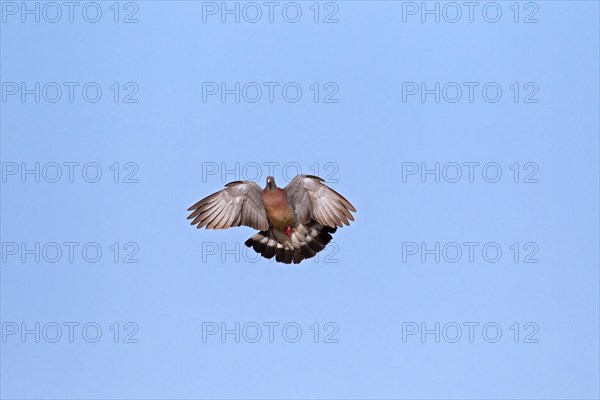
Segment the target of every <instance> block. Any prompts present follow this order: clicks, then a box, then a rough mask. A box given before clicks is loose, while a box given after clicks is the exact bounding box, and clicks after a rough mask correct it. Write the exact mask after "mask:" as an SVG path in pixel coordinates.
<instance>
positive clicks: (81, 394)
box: [0, 1, 599, 399]
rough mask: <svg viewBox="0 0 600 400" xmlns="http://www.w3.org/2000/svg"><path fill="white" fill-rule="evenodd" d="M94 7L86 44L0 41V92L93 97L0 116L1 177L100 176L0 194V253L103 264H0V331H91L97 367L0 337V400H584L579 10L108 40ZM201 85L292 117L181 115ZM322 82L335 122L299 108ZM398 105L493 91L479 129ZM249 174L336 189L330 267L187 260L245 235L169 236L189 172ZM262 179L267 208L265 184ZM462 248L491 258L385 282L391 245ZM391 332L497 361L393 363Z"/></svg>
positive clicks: (584, 60)
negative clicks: (254, 336) (130, 336)
mask: <svg viewBox="0 0 600 400" xmlns="http://www.w3.org/2000/svg"><path fill="white" fill-rule="evenodd" d="M101 4H102V7H103V10H104V12H106V13H107V14H105V15H104V17H103V19H102V20H101V21H100V22H99V23H97V24H90V23H86V22H84V21H82V20H81V18H80V17H77V19H76V21H75V22H74V23H73V24H70V23H67V22H65V21H64V20H63V21H62V22H59V23H56V24H49V23H44V22H42V23H40V24H35V23H26V24H22V23H20V22H19V21H18V17H16V18H15V17H10V18H9V19H8V20H7V22H5V23H2V27H1V36H2V37H1V49H2V54H1V56H2V57H1V58H2V60H1V64H0V67H1V78H2V81H4V82H6V81H9V82H11V81H15V82H22V81H25V82H35V81H39V82H49V81H56V82H64V81H80V82H88V81H96V82H99V83H100V84H101V85H102V87H103V88H104V89H105V93H104V95H103V98H102V100H101V101H99V102H98V103H95V104H88V103H86V102H84V101H81V99H79V100H76V101H75V102H74V103H73V104H70V103H68V102H66V101H64V100H63V101H61V102H59V103H56V104H50V103H47V102H41V103H39V104H36V103H34V102H33V101H31V100H30V101H28V102H26V103H21V102H20V101H19V100H18V99H17V100H14V99H10V100H9V101H7V102H6V103H2V104H1V106H2V110H1V112H2V119H1V132H2V150H1V157H2V161H3V162H12V161H14V162H19V163H20V162H28V163H34V162H41V163H45V162H52V161H54V162H59V163H62V162H64V161H78V162H81V163H86V162H89V161H95V162H98V163H100V164H101V165H102V166H103V172H104V173H105V174H107V175H105V176H106V177H103V179H102V180H101V181H100V182H98V183H97V184H89V183H86V182H84V181H83V180H82V179H80V178H78V179H77V180H76V182H75V183H72V184H71V183H68V182H66V181H65V179H64V178H63V180H62V181H61V182H59V183H56V184H51V183H39V184H35V183H32V182H28V183H21V182H20V181H19V180H18V179H9V180H8V181H7V182H6V183H3V184H2V196H1V200H2V209H1V211H2V241H3V242H27V243H33V242H42V243H45V242H64V241H78V242H81V243H86V242H90V241H96V242H98V243H101V245H102V246H103V249H104V250H105V251H106V254H105V256H104V257H103V259H102V261H101V262H99V263H96V264H91V263H86V262H83V261H82V260H81V258H80V257H79V261H78V262H75V263H73V264H71V263H68V262H67V261H66V260H65V259H64V258H63V259H62V260H61V261H59V262H58V263H55V264H51V263H45V262H42V263H39V264H36V263H34V262H31V260H30V262H27V263H21V262H20V261H19V259H18V257H12V258H9V259H8V261H7V262H6V263H3V264H2V268H1V274H2V275H1V278H2V279H1V289H2V294H1V300H2V305H1V313H2V314H1V319H2V322H17V323H20V322H26V323H28V324H29V326H30V327H31V326H33V324H34V323H35V322H40V323H41V324H42V325H43V324H45V323H47V322H50V321H55V322H58V323H62V322H65V321H77V322H79V323H81V324H82V325H83V324H85V323H86V322H90V321H94V322H97V323H98V324H100V325H101V326H102V328H103V330H104V336H103V338H102V340H100V341H99V342H98V343H95V344H91V343H87V342H85V341H84V340H82V339H81V336H77V337H76V340H75V342H74V343H68V341H67V340H66V339H65V338H63V339H62V340H61V341H60V342H59V343H55V344H53V343H47V342H44V341H43V340H42V342H41V343H35V342H34V341H33V340H32V338H31V337H29V339H28V340H27V341H26V342H25V343H22V342H21V341H20V340H19V338H18V337H10V338H9V339H8V341H7V342H6V343H2V344H1V367H2V369H1V372H2V374H1V375H2V376H1V380H0V383H1V393H0V394H1V396H2V397H4V398H133V397H135V398H164V397H169V398H246V397H250V398H256V397H259V398H290V397H291V398H306V397H310V398H374V397H377V398H578V399H579V398H598V396H599V383H598V375H599V368H598V361H599V347H598V337H599V329H598V324H599V317H598V315H599V310H598V302H599V299H598V294H599V276H598V261H599V260H598V250H599V249H598V240H599V238H598V220H599V215H598V203H599V198H598V154H599V152H598V149H599V143H598V131H599V125H598V107H599V104H598V84H599V82H598V69H599V65H598V48H599V47H598V37H599V32H598V16H599V13H598V3H597V2H593V1H578V2H566V1H564V2H550V1H543V2H538V3H537V5H538V6H539V12H538V13H537V16H536V17H537V18H538V19H539V22H538V23H535V24H523V23H517V24H515V23H514V22H512V14H508V13H509V12H510V10H508V7H509V5H511V4H512V2H510V3H504V2H503V3H501V4H502V8H503V11H504V12H505V13H507V14H504V15H503V18H502V20H501V21H500V22H499V23H496V24H491V23H487V22H485V21H483V19H482V18H481V15H480V14H476V21H475V22H474V23H468V22H467V21H465V18H466V17H464V16H463V21H461V22H459V23H456V24H451V23H446V22H441V23H439V24H435V23H433V22H431V20H430V22H428V23H424V24H423V23H420V22H419V19H418V17H410V18H409V20H408V22H407V23H403V22H402V3H401V2H391V1H378V2H366V1H365V2H362V1H347V2H338V3H337V4H338V6H339V12H338V13H337V15H336V17H337V18H338V19H339V23H335V24H323V23H318V24H315V23H313V22H312V20H311V18H312V16H311V15H309V14H305V15H304V16H303V18H302V20H301V22H299V23H297V24H290V23H287V22H285V21H283V20H282V19H281V17H280V15H279V16H278V18H277V19H276V21H275V22H274V23H273V24H269V23H266V22H264V21H263V22H260V23H256V24H249V23H240V24H235V23H226V24H222V23H219V22H218V19H217V17H212V18H211V19H209V21H208V22H207V23H203V22H202V8H201V3H195V2H190V1H187V2H186V1H177V2H166V1H165V2H163V1H147V2H138V3H137V4H138V5H139V12H138V13H137V15H136V17H137V18H138V19H139V22H138V23H136V24H122V23H118V24H115V23H113V22H112V21H111V18H112V15H111V14H108V12H110V10H108V7H109V6H110V5H111V4H112V2H109V3H101ZM301 4H302V7H303V11H304V12H306V13H308V12H310V10H308V7H309V6H310V5H311V4H312V2H310V3H301ZM430 4H433V3H430ZM121 5H123V3H121ZM520 5H521V6H523V5H524V3H520ZM129 81H132V82H136V83H137V84H138V85H139V88H140V91H139V93H138V94H137V98H138V99H139V103H137V104H124V103H117V104H115V103H113V102H112V100H111V98H110V94H109V93H110V92H109V91H108V90H106V88H107V87H108V86H109V85H111V84H112V82H121V83H124V82H129ZM205 81H215V82H221V81H227V82H235V81H240V82H248V81H258V82H264V81H279V82H288V81H296V82H299V83H301V84H302V86H303V88H304V89H305V95H304V97H303V99H302V101H300V102H298V103H295V104H291V103H287V102H284V101H281V99H279V100H277V101H275V102H274V103H272V104H271V103H269V102H267V101H264V100H263V101H261V102H259V103H257V104H249V103H244V102H241V103H239V104H236V103H234V102H232V101H228V102H227V103H221V102H220V101H218V100H210V101H209V102H207V103H203V102H202V82H205ZM329 81H332V82H336V83H337V84H338V85H339V88H340V91H339V93H338V94H337V98H338V99H339V100H340V101H339V103H337V104H323V103H317V104H315V103H314V102H312V101H310V97H309V96H310V95H309V93H310V92H309V91H308V89H307V87H308V86H309V85H311V84H312V82H322V83H324V82H329ZM404 81H415V82H421V81H426V82H436V81H439V82H442V83H443V82H449V81H456V82H464V81H479V82H489V81H494V82H498V83H499V84H501V85H502V87H503V89H504V90H505V92H504V96H503V98H502V101H499V102H498V103H493V104H492V103H487V102H485V101H482V100H481V98H479V99H478V100H476V101H475V102H474V103H472V104H471V103H469V102H467V101H465V100H462V101H460V102H458V103H456V104H450V103H447V102H443V101H442V102H440V103H439V104H438V103H435V102H433V101H431V100H429V101H427V102H426V103H421V102H420V101H418V100H411V101H409V102H407V103H403V102H402V96H401V88H402V82H404ZM530 81H531V82H536V83H537V84H538V85H539V88H540V91H539V93H538V94H537V96H536V97H537V98H538V99H539V102H538V103H535V104H524V103H522V102H520V103H516V104H515V103H514V102H512V98H511V97H510V96H511V92H509V91H508V86H510V85H511V84H512V83H513V82H530ZM115 161H118V162H121V163H125V162H128V161H131V162H135V163H137V164H138V165H139V168H140V169H139V172H138V174H137V175H136V177H137V178H139V183H137V184H114V183H112V182H111V181H110V179H109V178H108V177H109V175H108V174H109V173H110V171H109V170H108V166H109V165H111V164H113V163H114V162H115ZM269 161H274V162H275V161H276V162H280V163H281V164H285V163H287V162H297V163H299V164H300V165H301V166H302V167H303V168H306V169H308V167H310V166H311V165H313V164H314V163H315V162H319V163H321V165H322V164H324V163H325V162H334V163H336V164H337V165H338V166H339V172H338V173H337V175H336V178H337V179H338V182H337V183H331V186H332V187H333V188H335V189H336V190H338V191H340V192H341V193H342V194H344V195H345V196H347V197H348V199H350V200H351V201H352V202H353V203H354V205H355V206H356V208H357V209H358V213H357V215H356V221H355V223H353V224H352V225H351V226H350V227H345V228H343V229H340V231H339V232H338V233H336V235H335V236H334V242H335V244H336V245H337V248H338V249H339V251H338V252H337V254H336V256H335V258H336V259H337V260H338V261H339V262H337V263H325V262H323V261H324V260H323V259H321V260H320V261H319V262H317V263H315V262H313V261H311V260H309V261H305V262H303V263H302V264H300V265H299V266H288V265H283V264H277V263H273V262H269V261H266V260H261V261H259V262H246V261H243V260H242V261H240V262H239V263H236V262H235V260H234V259H233V257H229V258H228V259H227V260H226V262H221V260H220V258H219V257H218V256H215V257H210V258H208V259H207V262H202V243H203V242H216V243H226V244H227V245H228V246H230V247H232V246H234V245H235V243H236V242H243V241H244V240H245V239H246V238H247V237H249V236H250V235H251V234H252V230H251V229H250V228H245V227H244V228H237V229H231V230H227V231H205V230H202V231H198V230H196V229H194V228H192V227H190V226H189V224H188V221H186V219H185V217H186V215H187V212H186V208H187V207H188V206H189V205H191V204H192V203H194V202H195V201H197V200H198V199H199V198H201V197H203V196H205V195H208V194H210V193H212V192H214V191H216V190H218V189H220V188H221V187H222V185H223V183H224V182H223V181H222V180H221V179H219V178H217V177H214V176H213V177H209V178H208V179H207V180H206V182H203V179H202V163H203V162H218V163H221V162H225V163H228V165H233V163H235V162H240V163H247V162H257V163H259V164H262V163H263V162H269ZM467 161H475V162H480V163H482V164H484V163H486V162H491V161H493V162H497V163H499V164H500V165H502V166H503V173H504V175H503V178H502V180H501V181H500V182H498V183H496V184H491V183H487V182H485V181H484V180H482V179H481V177H480V175H479V177H478V178H477V179H476V181H475V182H474V183H472V184H470V183H468V182H466V180H465V179H464V178H463V180H461V181H460V182H459V183H456V184H451V183H444V182H442V183H434V182H431V181H428V182H427V183H421V182H420V180H419V179H417V178H414V179H412V178H411V179H409V180H408V182H406V183H403V182H402V179H401V173H402V163H403V162H418V163H420V162H427V163H430V164H429V165H432V164H433V163H435V162H441V163H446V162H458V163H463V162H467ZM529 161H531V162H535V163H537V164H538V165H539V167H540V170H539V172H538V173H537V175H536V177H537V178H538V179H539V183H536V184H524V183H518V184H515V183H513V182H512V180H511V175H510V173H511V171H510V170H508V166H510V165H512V164H513V163H514V162H520V163H521V164H523V163H525V162H529ZM306 172H310V171H307V170H306ZM264 176H265V175H264V174H263V176H262V177H261V181H260V182H259V184H260V185H261V186H262V185H263V184H264V181H263V180H264ZM275 177H276V179H277V180H278V182H279V183H280V184H284V183H285V179H284V177H283V176H282V174H281V170H279V171H278V173H277V174H276V176H275ZM233 179H235V178H234V177H231V179H228V180H233ZM129 241H132V242H136V243H137V244H138V245H139V248H140V250H139V253H138V254H137V257H138V258H139V260H140V262H139V263H137V264H125V263H114V262H112V261H111V258H110V253H108V250H107V247H108V246H109V245H110V244H111V243H113V242H120V243H125V242H129ZM466 241H476V242H481V243H486V242H498V243H500V244H501V245H502V248H503V250H504V251H505V252H504V254H503V257H502V259H501V260H500V261H499V262H498V263H487V262H485V261H483V260H482V259H481V257H478V259H477V261H476V262H475V263H469V262H467V260H466V258H464V257H463V259H462V260H461V261H460V262H458V263H454V264H452V263H447V262H440V263H435V262H434V261H433V260H432V259H431V258H429V259H428V260H427V262H425V263H422V262H420V260H419V258H418V257H413V258H410V259H409V261H408V262H402V257H401V255H402V254H401V250H402V246H401V244H402V242H427V243H429V244H430V245H431V244H432V243H435V242H440V243H446V242H459V243H462V242H466ZM513 242H519V243H525V242H536V243H537V244H538V245H539V252H538V254H537V258H538V259H539V260H540V261H539V263H536V264H526V263H522V262H520V263H514V262H513V261H512V253H510V252H509V251H508V246H510V245H511V244H512V243H513ZM128 321H132V322H135V323H137V324H138V326H139V332H138V333H137V334H136V338H138V339H139V343H133V344H126V343H118V344H115V343H113V342H112V336H111V332H110V331H109V330H108V326H110V325H112V323H114V322H120V323H121V324H124V323H125V322H128ZM206 321H214V322H217V323H220V322H226V323H227V324H228V326H229V327H232V326H233V324H234V323H235V322H240V323H241V324H242V326H243V325H244V324H245V323H248V322H257V323H259V324H262V323H263V322H268V321H275V322H279V323H280V324H281V325H283V324H285V323H287V322H296V323H298V324H299V325H300V326H301V327H302V328H303V337H302V339H301V340H300V341H299V342H298V343H295V344H294V343H287V342H286V341H284V340H282V338H281V335H280V334H279V336H276V338H275V341H274V343H269V342H268V340H267V339H266V338H265V337H264V336H263V338H262V340H261V341H260V342H258V343H247V342H245V341H244V340H242V341H241V343H235V342H234V341H233V340H231V337H229V340H227V341H226V342H225V343H221V341H220V340H218V338H216V337H211V338H209V340H208V341H207V343H203V342H202V322H206ZM406 321H412V322H417V323H421V322H426V323H427V324H428V326H429V327H432V326H433V324H434V323H435V322H440V323H441V324H442V326H443V325H444V324H446V323H448V322H457V323H459V324H462V323H464V322H469V321H471V322H473V321H475V322H479V323H480V324H481V325H483V324H485V323H487V322H490V321H493V322H496V323H498V324H499V325H500V326H501V327H502V328H503V336H502V338H501V340H499V341H498V342H497V343H488V342H486V341H485V340H483V339H482V337H481V334H480V333H479V334H478V335H477V336H476V337H475V340H474V342H473V343H469V341H468V340H467V339H466V337H464V336H463V338H462V340H460V341H459V342H458V343H448V342H446V341H445V340H443V339H442V340H441V341H440V343H435V341H434V340H432V337H431V336H429V337H428V340H427V341H426V342H425V343H422V342H421V340H420V339H419V338H418V337H417V336H415V337H410V338H409V340H408V341H406V343H403V341H402V322H406ZM314 322H320V323H321V324H322V325H323V324H324V323H326V322H334V323H336V324H337V326H338V327H339V332H338V333H337V334H336V336H335V337H336V338H337V339H338V340H339V343H313V341H312V332H311V331H310V330H309V326H311V325H312V324H313V323H314ZM514 322H519V323H520V324H521V326H522V325H523V324H524V323H526V322H535V323H536V324H537V326H539V332H538V333H537V334H536V336H535V337H536V338H537V339H538V340H539V342H538V343H522V338H521V340H520V343H514V341H513V337H512V332H511V331H510V330H509V328H508V327H509V326H511V325H512V324H513V323H514ZM480 327H481V326H480ZM263 333H264V334H266V331H265V332H263ZM522 333H523V332H522ZM463 335H466V331H465V332H463Z"/></svg>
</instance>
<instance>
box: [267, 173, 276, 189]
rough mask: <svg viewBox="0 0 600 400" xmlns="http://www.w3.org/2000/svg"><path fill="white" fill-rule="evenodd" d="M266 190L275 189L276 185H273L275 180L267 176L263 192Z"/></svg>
mask: <svg viewBox="0 0 600 400" xmlns="http://www.w3.org/2000/svg"><path fill="white" fill-rule="evenodd" d="M267 189H269V190H274V189H277V185H276V184H275V178H273V177H272V176H267V186H266V187H265V190H267Z"/></svg>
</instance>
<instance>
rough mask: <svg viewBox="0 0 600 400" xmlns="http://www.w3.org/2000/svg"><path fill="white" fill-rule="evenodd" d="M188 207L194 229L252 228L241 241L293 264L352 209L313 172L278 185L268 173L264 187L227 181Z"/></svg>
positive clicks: (320, 246) (314, 250)
mask: <svg viewBox="0 0 600 400" xmlns="http://www.w3.org/2000/svg"><path fill="white" fill-rule="evenodd" d="M188 211H193V212H192V213H191V214H190V215H189V216H188V217H187V218H188V219H193V221H192V225H197V226H196V227H197V228H198V229H200V228H202V227H203V226H205V227H206V229H226V228H230V227H233V226H240V225H245V226H249V227H251V228H255V229H258V230H260V232H258V233H257V234H256V235H254V236H252V237H251V238H250V239H248V240H247V241H246V243H245V244H246V246H248V247H252V248H253V249H254V250H255V251H256V252H257V253H259V254H261V255H262V256H263V257H265V258H273V256H275V260H277V261H278V262H283V263H286V264H290V263H292V262H293V263H294V264H298V263H300V261H302V260H304V259H306V258H311V257H313V256H314V255H315V254H317V253H318V252H319V251H321V250H323V249H324V248H325V246H326V245H327V243H329V241H330V240H331V234H332V233H334V232H335V231H336V230H337V228H338V227H342V226H343V225H344V224H346V225H350V222H349V221H354V217H353V216H352V214H351V213H350V211H352V212H356V209H355V208H354V206H353V205H352V204H350V202H349V201H348V200H346V199H345V198H344V196H342V195H341V194H339V193H337V192H336V191H335V190H333V189H331V188H330V187H328V186H326V185H325V184H324V183H323V179H321V178H319V177H318V176H313V175H297V176H296V177H295V178H294V179H292V180H291V182H290V183H289V184H288V185H287V186H286V187H285V188H283V189H281V188H278V187H277V185H276V184H275V179H274V178H273V177H272V176H269V177H267V185H266V187H265V189H264V190H261V189H260V186H258V185H257V184H256V182H252V181H235V182H230V183H228V184H226V185H225V189H223V190H221V191H219V192H216V193H213V194H211V195H210V196H208V197H205V198H204V199H202V200H200V201H199V202H197V203H196V204H194V205H193V206H191V207H190V208H188Z"/></svg>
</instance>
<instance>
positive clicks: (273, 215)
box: [262, 189, 296, 229]
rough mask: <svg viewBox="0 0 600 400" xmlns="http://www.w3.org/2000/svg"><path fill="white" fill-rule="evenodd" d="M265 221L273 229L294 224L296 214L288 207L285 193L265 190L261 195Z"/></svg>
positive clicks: (276, 190)
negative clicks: (265, 216) (266, 220)
mask: <svg viewBox="0 0 600 400" xmlns="http://www.w3.org/2000/svg"><path fill="white" fill-rule="evenodd" d="M262 200H263V205H264V207H265V212H266V214H267V219H268V220H269V222H270V223H271V225H273V226H274V227H275V228H281V229H283V228H286V227H288V226H294V225H295V223H296V213H295V212H294V210H293V209H292V207H290V205H289V203H288V201H287V197H286V195H285V191H283V190H282V189H275V190H265V191H264V192H263V194H262Z"/></svg>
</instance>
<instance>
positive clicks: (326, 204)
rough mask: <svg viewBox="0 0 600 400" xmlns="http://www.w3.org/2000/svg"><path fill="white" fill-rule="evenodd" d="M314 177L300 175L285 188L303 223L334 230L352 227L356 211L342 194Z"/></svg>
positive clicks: (289, 200)
mask: <svg viewBox="0 0 600 400" xmlns="http://www.w3.org/2000/svg"><path fill="white" fill-rule="evenodd" d="M322 182H323V179H321V178H319V177H318V176H313V175H298V176H296V177H295V178H294V179H292V181H291V182H290V183H289V184H288V185H287V186H286V187H285V191H286V194H287V196H288V202H289V203H290V204H291V205H292V207H294V209H295V210H296V214H297V215H298V219H299V220H300V222H301V223H303V224H305V223H309V222H310V221H311V220H314V221H316V222H318V223H319V224H321V225H327V226H330V227H332V228H335V227H336V226H339V227H342V226H343V224H346V225H350V222H349V220H350V221H354V217H353V216H352V214H351V213H350V211H353V212H356V209H355V208H354V206H353V205H352V204H350V202H349V201H348V200H346V199H345V198H344V196H342V195H341V194H339V193H338V192H336V191H335V190H333V189H331V188H330V187H328V186H326V185H325V184H323V183H322Z"/></svg>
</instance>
